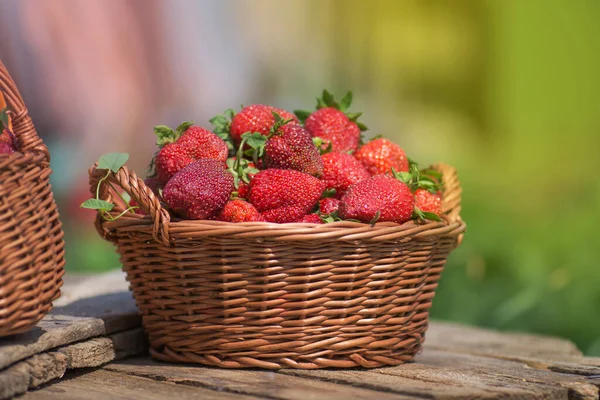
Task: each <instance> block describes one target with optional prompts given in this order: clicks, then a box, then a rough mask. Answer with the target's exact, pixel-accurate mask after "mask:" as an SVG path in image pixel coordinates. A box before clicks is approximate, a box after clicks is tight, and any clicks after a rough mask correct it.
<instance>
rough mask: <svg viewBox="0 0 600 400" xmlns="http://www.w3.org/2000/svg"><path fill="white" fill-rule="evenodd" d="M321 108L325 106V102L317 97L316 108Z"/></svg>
mask: <svg viewBox="0 0 600 400" xmlns="http://www.w3.org/2000/svg"><path fill="white" fill-rule="evenodd" d="M321 108H327V103H325V101H323V99H322V98H320V97H317V110H320V109H321Z"/></svg>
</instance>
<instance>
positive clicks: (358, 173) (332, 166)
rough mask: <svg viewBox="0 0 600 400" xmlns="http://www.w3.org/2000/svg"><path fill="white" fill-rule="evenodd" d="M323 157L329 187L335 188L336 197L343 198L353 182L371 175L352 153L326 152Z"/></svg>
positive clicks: (322, 178)
mask: <svg viewBox="0 0 600 400" xmlns="http://www.w3.org/2000/svg"><path fill="white" fill-rule="evenodd" d="M321 157H322V158H323V175H322V176H321V180H322V181H323V182H325V185H326V187H327V189H335V197H336V198H338V199H341V198H342V196H343V195H344V193H345V192H346V190H347V189H348V188H349V187H350V186H351V185H353V184H355V183H357V182H360V181H362V180H364V179H367V178H369V177H370V176H371V174H369V173H368V172H367V170H366V169H365V167H363V165H362V164H361V163H360V162H359V161H358V160H357V159H356V158H354V157H353V156H352V155H351V154H346V153H335V152H334V153H326V154H323V155H322V156H321Z"/></svg>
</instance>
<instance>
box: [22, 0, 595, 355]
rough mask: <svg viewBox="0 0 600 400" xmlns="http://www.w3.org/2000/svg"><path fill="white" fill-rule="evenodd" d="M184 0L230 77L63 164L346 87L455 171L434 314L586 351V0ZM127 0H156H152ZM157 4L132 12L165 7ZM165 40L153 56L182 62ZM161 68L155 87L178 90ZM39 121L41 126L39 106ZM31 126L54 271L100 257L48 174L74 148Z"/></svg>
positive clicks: (395, 130)
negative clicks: (449, 247) (48, 202)
mask: <svg viewBox="0 0 600 400" xmlns="http://www.w3.org/2000/svg"><path fill="white" fill-rule="evenodd" d="M184 3H186V2H174V3H169V4H179V6H181V5H182V4H184ZM187 3H189V2H187ZM200 3H202V5H199V6H197V7H193V6H191V5H190V6H189V9H188V10H187V11H186V12H187V13H188V14H191V15H193V16H194V15H195V14H193V13H194V12H197V13H198V16H197V17H198V18H200V17H201V16H202V15H204V18H205V19H206V18H211V20H214V21H216V22H214V25H215V27H214V31H213V34H214V35H213V36H210V35H208V36H202V37H200V38H197V39H196V40H197V41H198V42H201V41H209V42H210V41H214V42H215V43H217V42H218V43H219V45H223V48H224V49H223V48H221V47H218V46H217V45H215V46H214V49H213V48H210V49H209V50H211V49H212V50H215V52H216V53H217V56H215V58H212V60H214V62H215V63H219V65H218V67H219V68H220V69H223V70H224V71H227V74H229V76H231V79H233V80H234V81H235V82H236V83H235V85H231V84H230V85H229V86H227V85H226V83H227V82H229V83H231V82H232V81H230V80H228V79H223V84H224V85H225V86H223V87H222V89H220V90H219V86H216V87H213V88H211V90H210V91H208V93H206V92H203V91H202V88H198V89H197V92H196V93H197V94H198V95H199V96H204V97H206V99H207V100H206V101H205V103H203V104H204V105H202V106H200V107H199V106H195V105H194V104H195V103H190V102H185V101H181V99H180V98H179V97H177V96H175V97H173V96H164V97H162V96H157V98H158V100H156V104H154V105H153V107H154V108H153V109H152V113H151V116H150V117H148V118H146V119H144V121H143V122H140V123H139V124H138V126H137V128H136V129H139V131H136V132H135V136H134V137H135V140H130V141H125V142H119V143H118V145H117V144H115V142H112V143H111V142H110V140H108V142H109V143H108V144H107V145H106V148H103V149H100V148H98V149H93V151H90V152H89V154H86V157H84V158H85V162H84V163H83V164H82V165H78V166H77V168H78V169H79V171H80V172H81V174H82V176H84V175H85V169H86V167H87V166H89V165H90V164H91V163H92V162H93V161H94V160H95V159H96V158H97V155H98V154H100V153H101V152H103V151H100V150H107V151H129V152H131V153H132V159H131V163H132V164H133V165H134V166H136V168H138V171H139V172H142V170H143V166H144V165H146V163H147V160H148V159H149V158H150V157H151V154H152V152H151V151H152V150H151V149H150V148H148V147H146V148H144V149H139V146H137V145H136V143H139V142H140V139H139V138H143V141H145V142H148V143H151V141H152V136H151V135H152V134H151V129H152V126H153V125H156V124H159V123H170V124H175V123H177V122H178V121H179V120H181V119H188V118H189V117H190V115H189V113H190V111H189V110H194V111H193V113H194V115H193V116H192V118H195V119H196V121H207V119H208V118H209V117H210V116H212V115H215V114H217V113H219V112H221V111H222V110H223V109H224V108H226V107H235V106H236V105H237V104H240V103H244V104H250V103H255V102H261V103H271V104H273V105H277V106H281V107H284V108H289V109H294V108H305V107H308V106H311V105H312V104H313V102H314V97H315V96H316V95H317V94H319V93H320V91H321V90H322V89H323V88H324V87H327V88H329V89H330V90H333V91H335V92H336V93H339V94H340V95H341V94H342V93H343V92H345V91H346V90H347V89H352V90H353V91H354V94H355V104H354V107H353V108H354V109H355V110H364V111H365V115H364V117H363V121H364V122H365V123H366V124H367V125H368V126H369V127H370V128H371V131H370V133H372V134H373V135H374V134H380V133H383V134H385V135H387V136H389V137H390V138H392V139H393V140H395V141H396V142H397V143H399V144H400V145H402V146H403V147H404V148H405V150H406V151H407V153H409V155H411V156H412V157H413V158H415V159H417V160H419V161H420V162H422V163H429V162H436V161H444V162H446V163H449V164H452V165H454V166H456V167H457V169H458V170H459V173H460V177H461V181H462V183H463V188H464V189H463V190H464V191H463V211H462V216H463V219H464V220H465V221H466V222H467V224H468V231H467V234H466V236H465V239H464V241H463V243H462V246H461V247H460V248H459V249H458V250H457V251H455V252H454V253H453V254H452V255H451V257H450V259H449V260H448V264H447V268H446V270H445V272H444V275H443V277H442V281H441V284H440V286H439V289H438V293H437V296H436V298H435V301H434V306H433V310H432V314H433V317H435V318H439V319H446V320H454V321H461V322H466V323H470V324H476V325H480V326H486V327H495V328H499V329H510V330H519V331H530V332H538V333H546V334H550V335H559V336H563V337H566V338H570V339H571V340H573V341H575V342H576V343H577V345H578V346H579V347H580V348H581V349H582V350H583V351H584V352H585V353H586V354H589V355H596V356H600V318H599V317H600V290H599V284H600V267H599V266H598V261H599V260H600V230H599V226H600V180H599V178H598V176H597V175H596V173H597V171H598V170H599V169H600V157H599V156H598V155H597V152H598V148H599V146H600V24H598V21H600V2H599V1H595V0H576V1H566V0H565V1H556V0H539V1H534V0H527V1H517V0H512V1H509V0H506V1H466V0H461V1H455V0H445V1H434V0H427V1H393V0H389V1H384V0H379V1H341V0H340V1H323V0H311V1H286V2H274V1H267V0H264V1H252V2H243V1H225V2H219V4H218V5H217V4H216V3H215V2H200ZM209 3H210V6H209ZM133 4H134V5H135V2H133ZM144 4H153V5H156V6H157V7H158V13H159V14H160V13H161V11H160V10H161V8H160V7H161V6H166V4H167V3H166V2H147V3H144ZM137 7H142V6H141V3H140V2H137ZM174 7H176V6H174ZM183 8H185V7H183ZM208 9H209V11H207V10H208ZM194 10H195V11H194ZM207 13H208V15H209V17H207V16H206V14H207ZM169 18H171V19H170V20H167V21H164V20H163V22H164V24H163V25H158V24H154V25H152V24H151V26H150V27H148V28H147V29H148V30H152V32H153V33H156V32H155V31H156V30H160V29H163V28H164V27H165V26H169V24H175V23H176V22H177V20H176V19H177V17H175V16H173V14H171V15H170V17H169ZM179 22H181V21H179ZM144 29H146V28H142V32H144ZM169 37H170V38H171V40H183V41H189V40H192V39H190V37H189V35H188V34H187V33H185V32H179V36H177V37H178V38H179V39H173V35H171V36H169ZM123 40H126V39H123ZM185 43H186V44H187V42H185ZM180 46H182V45H181V44H180ZM167 47H168V46H167ZM209 47H210V46H209ZM212 50H211V51H212ZM189 51H190V52H197V53H198V54H207V52H208V50H207V49H203V50H197V49H196V48H190V50H189ZM219 51H224V52H228V53H225V54H230V55H231V56H228V57H224V56H219V55H218V54H219V53H218V52H219ZM203 52H204V53H203ZM182 54H184V53H182ZM182 54H179V55H178V56H176V57H174V58H172V59H170V62H171V63H172V64H178V63H185V62H186V61H187V60H186V56H185V55H182ZM177 57H179V58H177ZM206 57H207V58H208V59H209V60H210V59H211V58H210V57H213V56H211V55H208V54H207V55H206ZM13 64H14V65H16V64H17V63H16V62H14V63H13ZM17 67H18V65H17ZM202 71H203V72H202V74H204V75H205V76H207V77H208V79H209V80H210V79H213V80H217V78H216V77H215V76H213V75H212V73H211V70H210V69H208V70H206V68H205V69H203V70H202ZM207 71H208V72H207ZM213 73H215V74H216V73H217V72H213ZM160 76H162V75H160V74H159V79H158V81H159V83H162V84H163V87H167V88H168V87H173V86H175V87H176V88H177V89H178V90H179V89H181V90H185V88H183V87H182V85H181V83H177V82H173V81H171V80H167V79H166V78H165V79H161V78H160ZM240 77H241V78H240ZM219 79H220V76H219ZM163 81H164V82H163ZM155 82H156V80H155ZM242 85H243V90H242ZM232 86H233V87H232ZM32 97H34V95H30V96H29V98H32ZM27 98H28V97H26V99H27ZM190 104H192V106H190ZM37 107H38V109H42V108H43V107H42V106H37ZM186 107H187V108H186ZM194 107H196V108H194ZM32 110H33V111H32V114H34V118H35V113H34V111H35V105H34V108H32ZM165 110H168V111H165ZM40 113H41V111H40ZM44 122H45V123H46V125H47V126H48V127H49V128H48V130H49V131H51V130H52V127H53V125H52V124H51V119H50V120H49V119H48V118H46V119H44ZM206 125H208V124H206ZM122 126H126V125H125V124H123V125H122ZM128 129H129V130H132V129H131V127H128ZM124 131H127V129H124ZM48 142H49V143H50V144H51V147H52V151H53V156H54V158H53V163H54V164H53V166H54V169H55V171H57V174H55V177H53V179H54V182H55V187H56V188H57V192H58V197H59V200H60V202H61V203H60V205H61V210H62V215H63V219H64V220H65V224H66V231H67V257H68V263H67V268H68V270H69V271H85V272H97V271H101V270H108V269H111V268H117V267H118V265H119V264H118V259H117V257H116V255H115V253H114V251H113V249H112V247H111V245H109V244H107V243H104V242H102V241H101V240H99V238H98V237H97V234H96V232H95V231H94V230H93V229H91V225H90V220H89V218H87V217H86V218H83V217H81V215H80V214H78V211H77V210H76V205H77V204H78V201H79V200H80V199H81V197H78V196H75V195H71V193H72V191H69V185H68V183H69V182H73V181H75V180H74V179H72V178H69V179H68V182H66V181H67V179H66V178H65V179H64V180H65V181H61V176H62V177H65V176H71V175H69V171H70V170H71V169H72V168H73V165H72V164H71V163H70V161H69V160H70V157H69V154H70V153H71V152H72V151H73V149H72V148H71V147H68V146H66V145H65V139H63V138H62V137H61V136H59V135H56V136H52V135H49V137H48ZM100 147H101V146H100ZM77 182H79V183H78V185H79V186H78V187H82V186H83V187H84V186H85V181H81V180H79V181H77ZM81 182H83V183H81ZM81 221H85V224H82V223H81Z"/></svg>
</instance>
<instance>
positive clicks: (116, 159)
mask: <svg viewBox="0 0 600 400" xmlns="http://www.w3.org/2000/svg"><path fill="white" fill-rule="evenodd" d="M128 159H129V154H127V153H108V154H103V155H101V156H100V159H99V160H98V167H97V168H98V169H110V170H111V171H112V172H118V171H119V169H121V167H122V166H123V165H125V163H126V162H127V160H128Z"/></svg>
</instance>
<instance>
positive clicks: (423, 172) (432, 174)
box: [421, 168, 442, 181]
mask: <svg viewBox="0 0 600 400" xmlns="http://www.w3.org/2000/svg"><path fill="white" fill-rule="evenodd" d="M421 175H426V176H430V177H432V178H434V179H437V180H438V181H441V180H442V173H441V172H439V171H437V170H435V169H433V168H425V169H423V170H421Z"/></svg>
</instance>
